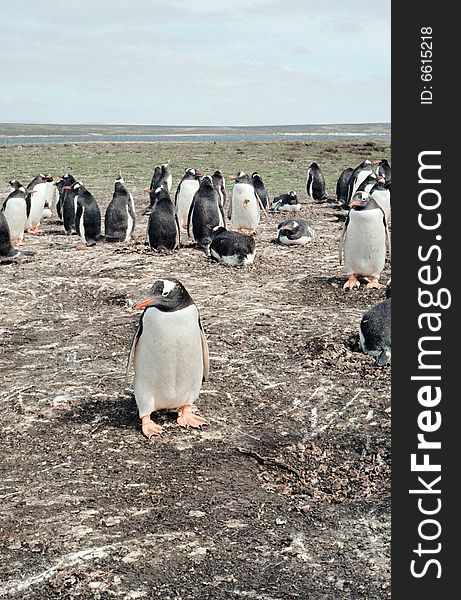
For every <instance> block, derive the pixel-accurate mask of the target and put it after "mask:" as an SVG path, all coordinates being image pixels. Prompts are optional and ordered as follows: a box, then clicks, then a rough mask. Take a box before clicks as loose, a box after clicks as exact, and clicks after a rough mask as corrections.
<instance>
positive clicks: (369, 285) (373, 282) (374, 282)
mask: <svg viewBox="0 0 461 600" xmlns="http://www.w3.org/2000/svg"><path fill="white" fill-rule="evenodd" d="M366 287H367V288H376V289H378V290H380V289H381V288H383V287H384V285H383V284H382V283H379V281H378V278H377V277H370V281H369V282H368V283H367V285H366Z"/></svg>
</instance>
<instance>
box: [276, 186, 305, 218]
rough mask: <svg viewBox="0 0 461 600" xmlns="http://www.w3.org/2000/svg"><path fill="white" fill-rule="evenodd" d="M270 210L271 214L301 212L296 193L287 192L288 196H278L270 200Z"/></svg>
mask: <svg viewBox="0 0 461 600" xmlns="http://www.w3.org/2000/svg"><path fill="white" fill-rule="evenodd" d="M271 210H272V211H273V212H288V213H296V212H299V211H300V210H301V204H300V203H299V200H298V195H297V194H296V192H293V191H291V192H288V194H280V196H274V198H272V206H271Z"/></svg>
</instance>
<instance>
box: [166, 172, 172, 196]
mask: <svg viewBox="0 0 461 600" xmlns="http://www.w3.org/2000/svg"><path fill="white" fill-rule="evenodd" d="M166 185H167V187H168V191H169V192H171V186H172V185H173V175H168V177H167V178H166Z"/></svg>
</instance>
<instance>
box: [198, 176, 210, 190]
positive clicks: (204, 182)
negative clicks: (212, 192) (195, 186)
mask: <svg viewBox="0 0 461 600" xmlns="http://www.w3.org/2000/svg"><path fill="white" fill-rule="evenodd" d="M204 188H205V189H206V188H211V189H213V182H212V180H211V177H210V176H209V175H205V176H204V177H202V180H201V181H200V189H204Z"/></svg>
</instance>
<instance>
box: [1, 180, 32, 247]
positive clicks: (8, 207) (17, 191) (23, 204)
mask: <svg viewBox="0 0 461 600" xmlns="http://www.w3.org/2000/svg"><path fill="white" fill-rule="evenodd" d="M9 184H10V186H11V193H10V195H9V196H8V198H7V199H6V200H5V202H4V203H3V207H2V210H3V212H4V215H5V218H6V220H7V221H8V227H9V229H10V235H11V242H12V243H13V244H17V245H19V244H22V240H23V238H24V229H25V227H26V222H27V217H28V212H29V211H30V196H27V197H26V190H25V188H24V186H23V185H21V184H20V183H19V181H17V179H13V180H12V181H10V182H9ZM26 198H27V199H26Z"/></svg>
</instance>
